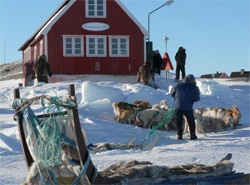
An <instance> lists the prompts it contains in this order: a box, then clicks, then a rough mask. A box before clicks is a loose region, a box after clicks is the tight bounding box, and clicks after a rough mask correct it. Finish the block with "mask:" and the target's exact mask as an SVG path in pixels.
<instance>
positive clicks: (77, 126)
mask: <svg viewBox="0 0 250 185" xmlns="http://www.w3.org/2000/svg"><path fill="white" fill-rule="evenodd" d="M69 96H70V99H71V100H72V101H74V102H76V97H75V87H74V85H73V84H70V85H69ZM72 116H73V119H74V131H75V135H76V147H77V150H78V155H79V156H80V163H81V166H82V168H83V167H84V164H85V163H86V161H87V159H88V156H89V151H88V149H87V146H86V144H85V141H84V138H83V135H82V128H81V123H80V120H79V115H78V109H77V108H73V109H72ZM94 174H95V167H94V165H93V163H92V160H91V159H90V161H89V165H88V168H87V171H86V175H87V177H88V179H89V181H90V183H91V181H92V178H93V176H94Z"/></svg>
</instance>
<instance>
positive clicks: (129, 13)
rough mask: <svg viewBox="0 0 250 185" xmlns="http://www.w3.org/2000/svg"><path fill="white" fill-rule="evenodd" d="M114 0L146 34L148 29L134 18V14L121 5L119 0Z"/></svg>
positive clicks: (145, 34)
mask: <svg viewBox="0 0 250 185" xmlns="http://www.w3.org/2000/svg"><path fill="white" fill-rule="evenodd" d="M115 2H116V3H117V4H118V5H119V6H120V7H121V8H122V9H123V10H124V11H125V12H126V14H127V15H128V16H129V17H130V18H131V19H132V20H133V21H134V22H135V24H137V26H138V27H139V28H140V30H141V31H142V33H143V34H144V36H148V35H149V34H148V31H147V30H146V29H145V28H144V26H143V25H142V24H141V23H140V22H139V21H138V20H137V19H136V18H135V16H134V15H133V14H132V13H131V12H130V11H129V10H128V9H127V8H126V7H125V6H124V5H123V3H122V2H121V1H120V0H115Z"/></svg>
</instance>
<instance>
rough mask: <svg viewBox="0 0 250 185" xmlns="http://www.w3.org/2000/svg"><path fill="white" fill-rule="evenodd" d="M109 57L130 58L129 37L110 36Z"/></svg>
mask: <svg viewBox="0 0 250 185" xmlns="http://www.w3.org/2000/svg"><path fill="white" fill-rule="evenodd" d="M109 56H111V57H117V56H119V57H129V37H128V36H110V37H109Z"/></svg>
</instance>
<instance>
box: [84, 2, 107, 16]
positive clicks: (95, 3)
mask: <svg viewBox="0 0 250 185" xmlns="http://www.w3.org/2000/svg"><path fill="white" fill-rule="evenodd" d="M89 1H91V0H86V1H85V15H86V17H87V18H106V14H107V10H106V0H102V1H103V15H98V4H97V2H98V1H99V0H92V1H94V5H93V6H94V15H89Z"/></svg>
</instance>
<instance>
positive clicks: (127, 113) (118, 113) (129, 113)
mask: <svg viewBox="0 0 250 185" xmlns="http://www.w3.org/2000/svg"><path fill="white" fill-rule="evenodd" d="M112 107H113V109H114V114H115V121H116V122H118V123H123V124H133V123H134V118H135V117H136V114H137V113H138V112H139V111H141V110H145V109H149V108H151V106H150V104H149V102H148V101H141V100H137V101H136V102H135V103H134V104H129V103H126V102H114V103H113V104H112Z"/></svg>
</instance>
